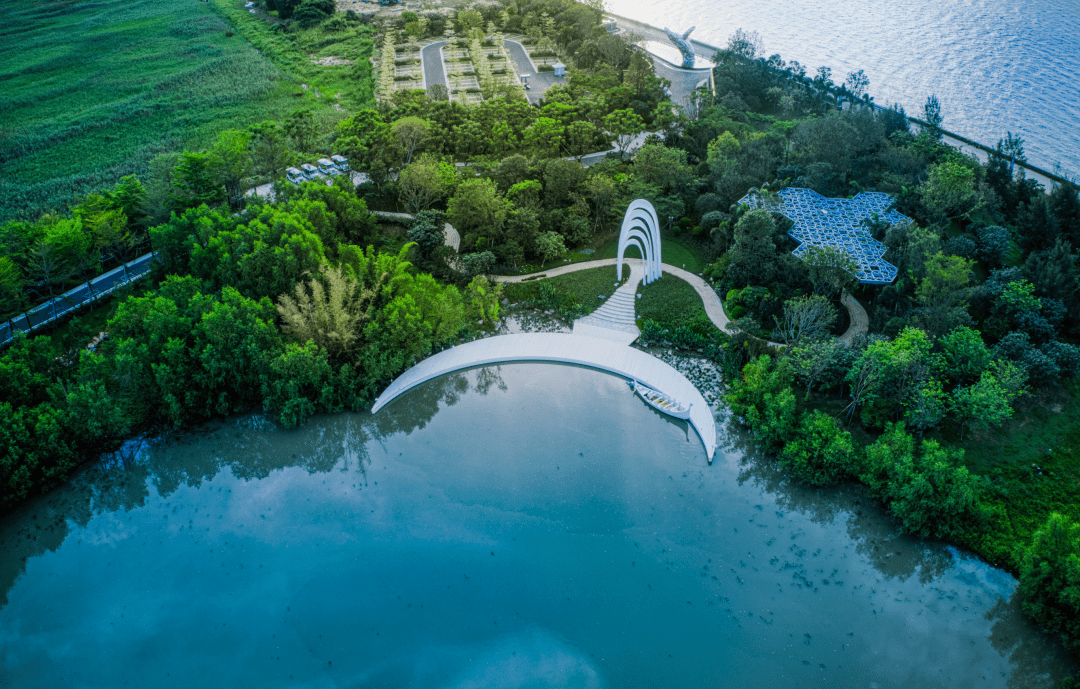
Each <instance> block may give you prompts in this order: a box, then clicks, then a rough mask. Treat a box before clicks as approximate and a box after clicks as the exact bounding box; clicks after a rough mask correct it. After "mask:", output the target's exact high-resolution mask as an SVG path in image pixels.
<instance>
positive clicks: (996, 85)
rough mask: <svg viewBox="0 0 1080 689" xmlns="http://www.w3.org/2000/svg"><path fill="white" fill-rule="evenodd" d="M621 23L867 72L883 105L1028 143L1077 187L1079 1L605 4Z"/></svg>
mask: <svg viewBox="0 0 1080 689" xmlns="http://www.w3.org/2000/svg"><path fill="white" fill-rule="evenodd" d="M605 7H606V8H607V9H609V10H611V11H612V12H616V13H618V14H621V15H624V16H626V17H630V18H631V19H636V20H638V21H642V22H647V23H649V24H653V25H656V26H669V27H671V28H672V29H678V30H679V31H680V32H681V31H685V30H686V29H688V28H690V27H691V26H694V25H696V26H697V29H696V30H695V31H694V33H693V34H692V35H691V37H692V38H696V39H698V40H700V41H703V42H706V43H711V44H713V45H717V46H723V45H724V44H725V43H726V42H727V37H728V36H729V35H731V33H732V32H733V31H734V30H735V29H737V28H740V27H741V28H743V29H746V30H750V31H757V32H758V33H760V34H761V36H762V38H763V39H764V44H765V53H766V54H767V55H771V54H773V53H780V55H781V56H782V57H783V58H784V59H785V60H789V61H790V60H798V61H799V62H801V63H802V64H804V65H806V66H807V67H808V69H807V71H808V72H811V73H812V72H813V71H814V70H816V69H817V68H818V67H819V66H821V65H825V66H828V67H831V68H832V70H833V80H834V81H836V82H838V83H839V82H842V81H843V79H844V75H846V74H847V73H848V72H851V71H854V70H857V69H862V70H864V71H865V72H866V74H867V75H868V76H869V77H870V91H871V93H872V94H873V95H874V98H875V101H876V102H877V103H879V104H882V105H887V104H891V103H900V104H901V105H903V106H904V108H905V110H907V112H908V113H909V114H918V113H921V112H922V106H923V104H924V103H925V102H926V97H927V96H929V95H931V94H935V95H937V97H938V99H939V100H940V101H941V103H942V106H943V108H942V109H943V114H944V116H945V127H946V129H949V130H950V131H953V132H956V133H958V134H962V135H964V136H967V137H969V138H972V139H975V140H976V141H980V142H982V143H985V144H987V145H991V146H992V145H994V144H995V143H996V142H997V141H998V139H1000V138H1003V137H1004V136H1005V133H1006V132H1010V131H1011V132H1013V133H1014V134H1019V135H1020V136H1021V137H1022V138H1023V139H1024V142H1025V145H1026V149H1027V154H1028V159H1029V160H1030V162H1032V163H1033V164H1035V165H1038V166H1040V167H1043V168H1045V169H1048V170H1051V171H1054V170H1056V169H1058V166H1060V169H1061V171H1062V172H1064V173H1065V174H1066V175H1067V176H1069V177H1071V178H1074V179H1075V178H1076V177H1077V176H1080V0H1033V1H1032V0H905V2H882V1H881V0H723V1H720V0H608V1H607V3H606V4H605Z"/></svg>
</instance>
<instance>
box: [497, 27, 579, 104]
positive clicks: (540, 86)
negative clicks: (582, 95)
mask: <svg viewBox="0 0 1080 689" xmlns="http://www.w3.org/2000/svg"><path fill="white" fill-rule="evenodd" d="M503 46H504V47H505V48H506V52H508V53H509V54H510V62H511V63H513V65H514V71H516V72H517V74H518V76H521V75H522V74H528V75H529V90H528V91H526V92H525V95H526V96H528V98H529V102H530V103H532V104H533V105H536V104H537V103H539V102H540V99H541V98H543V97H544V93H546V92H547V90H548V89H549V88H551V87H552V86H554V85H555V84H565V83H566V77H557V76H555V73H554V72H541V71H538V70H537V69H536V65H535V64H533V61H532V58H530V57H529V52H528V51H527V50H525V46H523V45H521V44H520V43H518V42H517V41H514V40H511V39H505V40H504V41H503Z"/></svg>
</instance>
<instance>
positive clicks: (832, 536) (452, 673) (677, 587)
mask: <svg viewBox="0 0 1080 689" xmlns="http://www.w3.org/2000/svg"><path fill="white" fill-rule="evenodd" d="M721 439H722V441H723V442H722V447H721V449H720V450H718V451H717V455H716V461H715V462H714V463H713V465H712V466H709V465H708V464H707V462H706V459H705V453H704V451H703V450H702V447H701V443H700V441H699V440H698V438H697V436H696V435H694V432H693V430H692V429H688V428H687V427H686V425H685V424H684V423H682V422H675V421H672V420H669V419H668V418H667V417H663V416H661V415H660V414H658V413H656V412H654V411H653V410H651V409H649V408H648V407H646V406H645V405H644V404H643V403H642V402H641V401H640V400H639V399H637V398H635V397H634V396H633V395H632V393H631V392H630V391H629V389H628V388H627V386H626V385H625V383H624V382H622V381H621V380H619V379H617V378H614V377H612V376H608V375H606V374H602V373H598V372H595V371H590V370H585V369H581V368H576V367H570V366H556V365H547V364H515V365H505V366H501V367H488V368H483V369H476V370H472V371H468V372H464V373H461V374H456V375H452V376H448V377H445V378H442V379H439V380H436V381H432V382H431V383H428V384H425V385H424V386H421V387H420V388H417V389H415V390H413V391H411V392H410V393H408V394H406V395H405V396H403V397H402V398H400V399H399V400H397V401H395V402H394V404H392V405H390V406H389V407H387V408H386V409H385V410H383V411H381V412H380V413H379V415H378V416H375V417H373V416H371V415H370V414H341V415H336V416H329V417H320V418H316V419H313V420H311V421H309V422H308V423H307V424H306V425H305V426H304V427H303V428H301V429H299V430H294V431H285V430H281V429H278V428H276V427H275V426H273V425H272V424H270V423H269V422H267V421H266V420H265V419H263V418H262V417H259V416H244V417H239V418H235V419H230V420H228V421H225V422H221V423H218V424H212V425H208V426H206V427H204V428H202V429H200V430H199V431H198V432H195V433H190V434H185V435H183V436H178V437H175V438H172V439H162V440H158V441H155V442H153V443H145V444H142V445H139V444H136V443H132V444H130V445H129V446H128V447H127V448H125V451H124V452H123V453H120V454H118V455H117V457H115V458H113V459H112V460H110V461H109V462H106V463H103V464H101V465H100V466H95V467H92V468H89V469H88V470H86V471H84V472H82V473H81V474H80V475H79V476H78V477H77V478H76V480H74V481H73V482H72V483H71V484H70V485H69V486H67V487H65V488H62V489H60V490H57V491H54V492H53V493H50V494H49V495H47V496H45V497H44V498H42V499H39V500H36V501H34V502H32V503H31V504H29V505H28V506H27V507H26V508H24V509H23V510H21V511H19V512H18V513H16V514H14V515H11V516H10V517H8V518H7V519H5V520H4V521H3V522H2V523H0V549H2V551H0V552H2V554H3V555H2V560H0V606H2V607H0V676H4V677H6V678H7V682H6V685H7V686H28V687H29V686H43V687H44V686H48V687H74V686H78V687H121V686H137V687H188V686H241V687H243V686H250V687H272V686H288V687H297V686H299V687H405V686H412V687H479V686H498V687H548V686H562V687H653V686H656V687H659V686H666V687H701V686H747V687H780V686H783V687H803V686H807V687H808V686H866V687H874V686H876V687H906V686H921V687H927V686H949V687H964V686H979V687H993V686H1007V687H1051V686H1054V682H1055V680H1057V679H1058V678H1059V677H1060V676H1061V675H1062V674H1063V673H1065V672H1066V671H1068V670H1069V666H1068V665H1067V664H1066V662H1065V661H1064V660H1063V658H1062V656H1061V655H1060V652H1059V651H1058V650H1057V648H1056V647H1055V646H1054V645H1053V644H1051V643H1049V642H1048V641H1047V640H1046V639H1045V638H1044V637H1043V636H1042V635H1041V634H1040V633H1039V632H1038V631H1037V630H1035V629H1034V628H1033V627H1032V626H1030V625H1029V624H1028V623H1027V622H1026V621H1025V620H1024V619H1023V617H1022V616H1021V614H1020V612H1019V609H1018V606H1017V605H1016V603H1015V601H1014V600H1013V592H1014V589H1015V585H1016V583H1015V580H1014V579H1013V578H1012V577H1011V576H1009V575H1008V574H1007V573H1005V572H1003V571H1001V570H998V569H995V568H993V567H991V566H989V565H987V564H985V563H982V562H979V561H978V560H976V559H974V558H971V557H968V556H965V555H962V554H960V553H958V552H956V551H954V550H952V549H949V548H945V547H942V546H939V545H928V544H922V543H918V542H914V541H911V540H909V539H907V538H904V537H902V536H900V535H899V534H898V533H897V531H896V529H895V528H894V527H893V526H892V525H891V524H890V523H889V522H888V520H887V519H885V518H884V517H883V516H882V515H881V513H880V511H879V510H878V509H877V507H876V506H874V505H873V504H872V503H871V502H870V501H868V500H867V499H866V498H865V497H864V496H863V495H862V493H861V492H860V491H859V490H858V489H857V488H855V487H841V488H837V489H830V490H813V489H804V488H801V487H799V486H797V485H793V484H792V483H791V482H789V481H788V480H786V479H785V478H784V477H783V475H782V474H780V473H779V472H777V471H776V470H775V468H774V466H773V465H772V464H771V462H770V461H769V460H768V459H767V458H764V457H761V456H759V455H758V454H757V453H756V452H755V451H754V450H752V449H750V447H749V444H748V440H747V438H746V436H745V435H744V434H743V433H742V432H741V431H739V430H738V429H736V428H735V427H733V426H730V425H729V424H728V422H727V421H726V420H725V419H721Z"/></svg>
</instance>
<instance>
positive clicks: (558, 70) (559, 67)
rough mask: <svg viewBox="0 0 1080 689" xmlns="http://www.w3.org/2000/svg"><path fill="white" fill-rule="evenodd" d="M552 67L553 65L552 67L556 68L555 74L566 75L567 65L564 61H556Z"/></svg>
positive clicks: (558, 75)
mask: <svg viewBox="0 0 1080 689" xmlns="http://www.w3.org/2000/svg"><path fill="white" fill-rule="evenodd" d="M551 67H552V69H554V70H555V76H557V77H565V76H566V65H564V64H563V63H561V62H556V63H555V64H553V65H552V66H551Z"/></svg>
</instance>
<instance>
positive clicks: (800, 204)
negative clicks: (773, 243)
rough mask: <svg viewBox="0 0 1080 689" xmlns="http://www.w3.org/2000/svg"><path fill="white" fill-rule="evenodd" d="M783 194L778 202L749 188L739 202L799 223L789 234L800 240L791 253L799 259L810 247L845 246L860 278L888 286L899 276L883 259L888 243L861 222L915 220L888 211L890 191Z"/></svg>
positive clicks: (783, 191) (789, 190) (811, 191)
mask: <svg viewBox="0 0 1080 689" xmlns="http://www.w3.org/2000/svg"><path fill="white" fill-rule="evenodd" d="M779 196H780V200H779V201H774V200H771V199H770V200H765V199H763V198H762V197H761V195H760V194H757V193H750V194H747V195H746V196H744V197H743V198H742V199H741V200H740V201H739V203H745V204H746V205H748V206H750V208H765V209H766V210H768V211H770V212H773V213H779V214H780V215H782V216H784V217H785V218H787V219H789V220H791V222H793V223H795V224H794V226H793V227H792V228H791V230H790V231H789V232H788V234H790V235H791V236H792V237H793V238H794V239H795V241H797V242H799V246H798V248H796V249H795V251H793V252H792V253H793V254H795V255H796V256H798V257H799V258H802V257H803V255H804V254H805V253H806V252H807V250H808V249H809V248H810V247H812V246H817V247H822V248H824V247H832V248H834V249H841V250H843V251H846V252H847V253H848V255H850V256H851V258H852V259H853V260H854V261H855V263H856V264H857V265H858V271H857V273H856V277H857V278H858V279H859V282H864V283H868V284H872V285H887V284H889V283H891V282H892V281H893V280H895V279H896V266H894V265H892V264H891V263H888V262H886V261H883V260H882V258H881V257H882V256H884V255H885V252H886V251H887V250H888V247H886V246H885V245H884V244H882V243H881V242H879V241H877V240H876V239H874V238H873V237H871V236H870V232H869V231H868V230H867V229H866V227H865V226H864V225H863V224H862V222H863V220H866V219H867V218H870V217H872V216H874V215H877V216H878V218H879V219H881V220H884V221H885V222H887V223H889V224H890V225H895V224H898V223H899V224H904V223H909V222H911V219H910V218H908V217H906V216H904V215H901V214H900V213H897V212H896V211H891V210H888V209H889V206H891V205H892V198H891V197H890V196H889V195H888V194H883V193H881V192H867V191H864V192H861V193H860V194H858V195H856V196H855V198H851V199H827V198H825V197H824V196H822V195H821V194H819V193H817V192H816V191H813V190H811V189H784V190H782V191H780V193H779Z"/></svg>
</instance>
